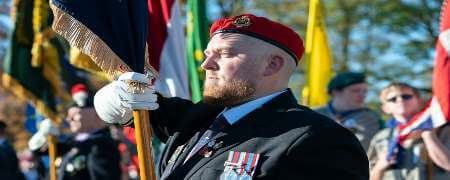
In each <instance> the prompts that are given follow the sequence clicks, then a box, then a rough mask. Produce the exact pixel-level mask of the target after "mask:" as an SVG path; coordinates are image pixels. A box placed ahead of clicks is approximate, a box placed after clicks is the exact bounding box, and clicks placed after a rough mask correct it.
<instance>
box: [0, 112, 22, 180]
mask: <svg viewBox="0 0 450 180" xmlns="http://www.w3.org/2000/svg"><path fill="white" fill-rule="evenodd" d="M6 129H7V125H6V123H5V122H4V121H3V120H0V179H14V180H15V179H17V180H22V179H25V177H24V175H23V174H22V172H21V171H20V169H19V161H18V159H17V154H16V151H15V150H14V148H13V147H12V146H11V144H10V143H9V142H8V140H7V136H6Z"/></svg>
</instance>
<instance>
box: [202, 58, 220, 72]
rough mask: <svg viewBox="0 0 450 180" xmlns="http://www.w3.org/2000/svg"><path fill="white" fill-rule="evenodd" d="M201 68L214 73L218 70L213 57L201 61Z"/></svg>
mask: <svg viewBox="0 0 450 180" xmlns="http://www.w3.org/2000/svg"><path fill="white" fill-rule="evenodd" d="M201 67H202V69H204V70H211V71H216V70H218V69H219V65H218V64H217V62H216V61H215V57H214V56H211V57H206V59H205V60H204V61H203V63H202V65H201Z"/></svg>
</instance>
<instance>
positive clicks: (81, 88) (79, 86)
mask: <svg viewBox="0 0 450 180" xmlns="http://www.w3.org/2000/svg"><path fill="white" fill-rule="evenodd" d="M70 91H71V93H72V95H74V94H76V93H78V92H86V93H87V92H88V89H87V87H86V85H84V84H81V83H78V84H75V85H73V86H72V88H71V90H70Z"/></svg>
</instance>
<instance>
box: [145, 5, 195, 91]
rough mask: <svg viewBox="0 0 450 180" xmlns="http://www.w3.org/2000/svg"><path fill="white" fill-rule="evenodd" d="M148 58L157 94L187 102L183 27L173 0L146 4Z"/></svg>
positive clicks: (178, 8)
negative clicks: (156, 77)
mask: <svg viewBox="0 0 450 180" xmlns="http://www.w3.org/2000/svg"><path fill="white" fill-rule="evenodd" d="M148 11H149V19H148V20H149V23H148V39H147V44H148V54H149V55H150V65H151V66H152V67H154V68H155V69H156V70H157V71H158V72H159V78H158V79H157V81H156V84H155V85H156V89H157V90H158V92H160V93H163V94H165V95H166V96H177V97H181V98H184V99H189V97H190V95H189V89H188V76H187V68H186V54H185V41H184V31H183V25H182V23H181V14H180V5H179V3H178V1H177V0H164V1H163V0H149V1H148Z"/></svg>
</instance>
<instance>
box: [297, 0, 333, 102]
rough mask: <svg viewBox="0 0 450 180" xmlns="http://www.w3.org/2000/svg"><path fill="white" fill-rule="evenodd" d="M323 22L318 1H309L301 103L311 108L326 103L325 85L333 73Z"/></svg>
mask: <svg viewBox="0 0 450 180" xmlns="http://www.w3.org/2000/svg"><path fill="white" fill-rule="evenodd" d="M324 20H325V17H324V14H323V12H322V5H321V3H320V0H310V1H309V16H308V27H307V31H306V49H305V53H306V68H305V69H306V84H305V87H304V89H303V92H302V96H303V98H302V101H303V102H302V103H303V104H305V105H308V106H311V107H317V106H321V105H325V104H326V103H327V101H328V93H327V85H328V82H329V81H330V78H331V75H332V73H333V71H332V66H333V60H332V55H331V52H330V48H329V47H328V40H327V32H326V27H325V22H324Z"/></svg>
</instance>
